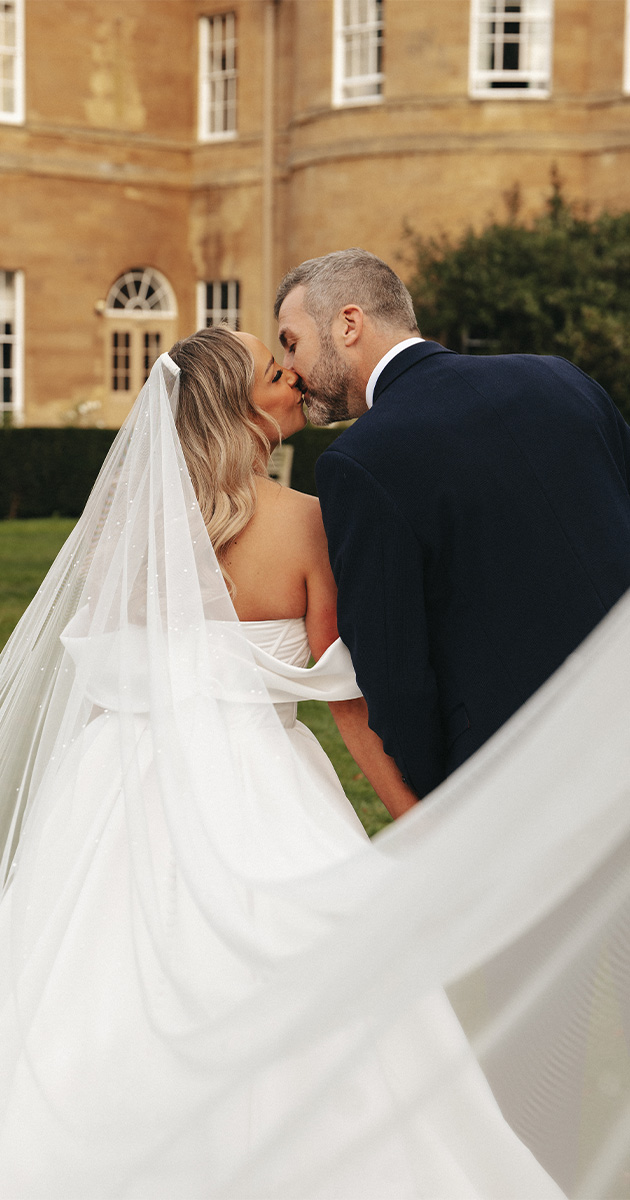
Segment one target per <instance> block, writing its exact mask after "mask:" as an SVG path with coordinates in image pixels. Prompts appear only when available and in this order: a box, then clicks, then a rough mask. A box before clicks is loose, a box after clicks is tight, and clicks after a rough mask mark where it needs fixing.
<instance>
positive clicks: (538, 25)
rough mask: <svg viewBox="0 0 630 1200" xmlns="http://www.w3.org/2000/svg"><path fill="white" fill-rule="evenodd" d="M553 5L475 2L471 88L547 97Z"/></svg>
mask: <svg viewBox="0 0 630 1200" xmlns="http://www.w3.org/2000/svg"><path fill="white" fill-rule="evenodd" d="M552 23H553V0H472V25H471V89H472V91H473V93H476V94H479V93H483V92H485V91H489V90H492V89H494V90H496V89H499V90H501V89H505V90H507V91H509V90H513V89H514V88H517V89H521V90H523V89H525V90H527V91H529V93H530V94H532V95H539V96H544V95H547V93H548V90H549V87H550V80H551V36H552Z"/></svg>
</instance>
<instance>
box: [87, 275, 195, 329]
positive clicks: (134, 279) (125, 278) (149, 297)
mask: <svg viewBox="0 0 630 1200" xmlns="http://www.w3.org/2000/svg"><path fill="white" fill-rule="evenodd" d="M103 307H104V312H105V314H106V316H108V317H125V318H127V317H133V318H134V319H136V320H146V318H147V317H159V318H160V319H161V320H167V319H169V318H175V317H176V316H177V301H176V299H175V294H174V292H173V289H172V287H171V285H170V283H169V281H168V279H167V278H166V276H165V275H163V274H162V272H161V271H158V270H156V268H155V267H131V268H130V269H129V270H128V271H125V272H124V274H122V275H119V276H118V279H116V280H115V281H114V283H113V284H112V286H111V287H110V289H109V292H108V293H107V299H106V301H105V304H104V306H103Z"/></svg>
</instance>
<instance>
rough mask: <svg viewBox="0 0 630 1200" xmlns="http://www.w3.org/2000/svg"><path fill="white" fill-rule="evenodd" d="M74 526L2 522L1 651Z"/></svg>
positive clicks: (54, 521)
mask: <svg viewBox="0 0 630 1200" xmlns="http://www.w3.org/2000/svg"><path fill="white" fill-rule="evenodd" d="M74 525H75V521H74V520H73V519H72V518H71V517H45V518H41V519H38V520H31V521H0V648H1V647H2V646H4V644H5V642H6V641H7V639H8V637H9V634H10V633H11V632H12V630H13V629H14V627H15V626H16V625H17V623H18V621H19V619H20V617H21V616H22V613H23V612H24V609H25V608H26V607H27V606H28V605H29V604H30V602H31V600H32V599H33V596H34V595H35V592H36V591H37V589H38V587H39V585H40V583H41V581H42V579H43V578H44V575H45V574H46V572H47V570H48V568H49V566H50V565H51V563H52V561H53V559H55V558H56V556H57V554H58V553H59V551H60V550H61V547H62V546H63V543H64V542H65V540H66V538H67V537H68V534H69V533H70V531H71V529H72V528H73V526H74Z"/></svg>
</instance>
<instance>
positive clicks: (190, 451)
mask: <svg viewBox="0 0 630 1200" xmlns="http://www.w3.org/2000/svg"><path fill="white" fill-rule="evenodd" d="M169 354H170V356H171V358H172V359H173V360H174V362H176V363H177V365H178V367H179V368H180V369H181V375H180V380H179V401H178V405H177V416H176V419H175V424H176V427H177V432H178V434H179V440H180V442H181V445H182V450H183V452H184V458H185V459H186V465H187V467H188V471H189V473H190V478H191V480H192V484H193V487H194V489H195V494H196V496H197V500H198V502H199V507H200V509H201V514H202V516H203V519H204V522H205V525H206V528H207V530H208V533H209V535H210V540H211V542H212V545H213V547H214V552H215V554H216V556H217V559H218V562H219V566H220V567H221V570H222V572H223V577H224V579H225V581H226V584H227V586H228V590H229V592H230V595H231V596H234V595H235V590H236V589H235V587H234V584H233V582H232V580H231V579H230V577H229V575H228V573H227V571H226V570H225V567H224V564H223V559H224V557H225V554H226V552H227V550H228V547H229V545H230V543H231V542H232V541H233V539H234V538H235V537H236V535H237V534H238V533H240V532H241V530H242V529H244V528H245V526H246V525H247V523H248V521H250V520H251V518H252V517H253V515H254V512H255V511H256V475H262V474H264V472H265V468H266V464H267V462H268V459H269V454H270V451H271V445H270V442H269V438H268V437H267V436H266V435H265V433H264V430H263V428H262V426H261V425H260V424H258V423H257V421H260V419H261V418H263V421H265V422H267V423H271V424H273V425H275V424H276V422H275V421H274V420H273V418H271V417H269V416H268V415H267V414H266V413H262V412H261V410H260V409H258V408H257V407H256V405H255V404H254V403H253V402H252V398H251V392H252V386H253V382H254V359H253V356H252V354H251V353H250V351H249V350H248V348H247V346H245V344H244V343H243V342H241V341H240V339H239V338H237V337H236V336H235V335H234V333H233V332H232V330H231V329H229V328H228V327H227V325H214V326H211V328H210V329H200V330H199V331H198V333H193V334H192V335H191V336H190V337H187V338H184V339H183V340H182V341H180V342H176V343H175V345H174V346H173V347H172V349H171V350H169Z"/></svg>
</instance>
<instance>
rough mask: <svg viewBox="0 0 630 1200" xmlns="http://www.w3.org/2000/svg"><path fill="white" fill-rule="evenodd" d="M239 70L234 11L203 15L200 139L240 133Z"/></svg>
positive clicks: (212, 138)
mask: <svg viewBox="0 0 630 1200" xmlns="http://www.w3.org/2000/svg"><path fill="white" fill-rule="evenodd" d="M237 74H238V72H237V69H236V17H235V15H234V13H233V12H228V13H215V14H214V15H213V16H210V17H200V18H199V88H198V92H199V95H198V109H199V111H198V137H199V141H201V142H216V141H225V140H226V139H228V138H234V137H236V81H237Z"/></svg>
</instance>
